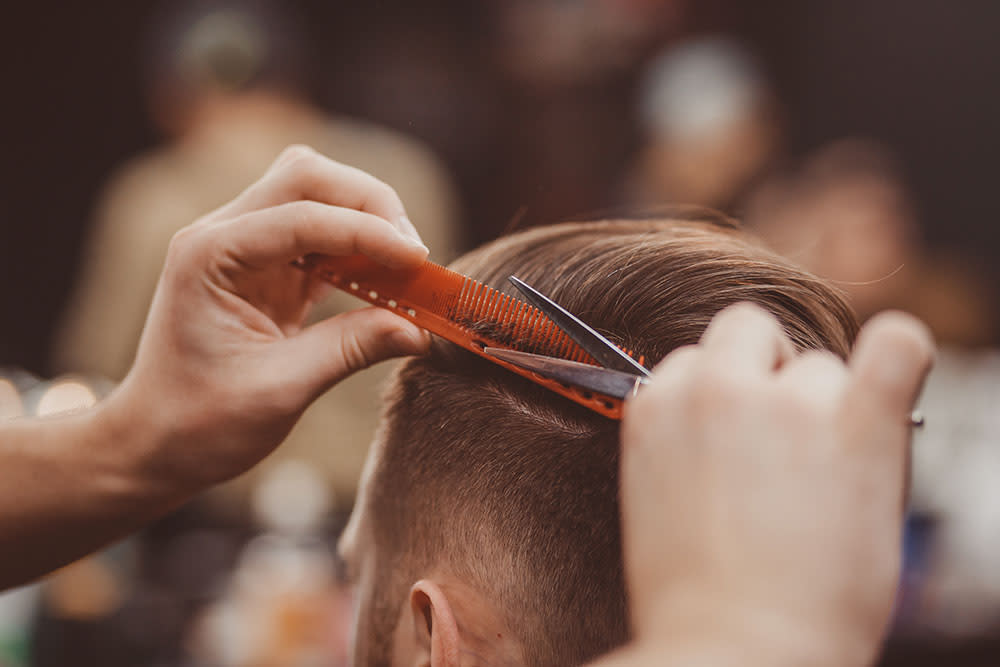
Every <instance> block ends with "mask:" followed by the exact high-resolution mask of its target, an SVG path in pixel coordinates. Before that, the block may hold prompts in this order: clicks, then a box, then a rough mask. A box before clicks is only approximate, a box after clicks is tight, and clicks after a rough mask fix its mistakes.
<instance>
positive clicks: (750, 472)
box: [622, 304, 933, 667]
mask: <svg viewBox="0 0 1000 667" xmlns="http://www.w3.org/2000/svg"><path fill="white" fill-rule="evenodd" d="M932 354H933V346H932V344H931V341H930V337H929V335H928V334H927V332H926V330H925V329H924V327H923V326H922V325H921V324H920V323H918V322H917V321H916V320H914V319H912V318H910V317H909V316H904V315H901V314H884V315H881V316H879V317H877V318H875V319H874V320H872V321H871V322H870V323H869V324H868V325H867V326H866V327H865V328H864V329H863V330H862V332H861V335H860V338H859V340H858V343H857V345H856V348H855V352H854V354H853V356H852V358H851V360H850V363H849V364H848V365H844V364H843V363H842V362H841V361H840V360H838V359H837V358H835V357H834V356H833V355H832V354H829V353H820V352H806V353H804V354H801V355H796V354H794V352H793V351H792V346H791V344H790V343H789V341H788V340H787V339H786V338H785V336H784V335H783V333H782V331H781V329H780V327H779V325H778V323H777V322H776V321H775V320H774V319H773V318H772V317H771V316H770V315H768V314H767V313H765V312H764V311H763V310H761V309H759V308H756V307H754V306H749V305H746V304H741V305H738V306H734V307H731V308H729V309H727V310H725V311H723V312H722V313H720V314H719V315H718V316H717V317H716V318H715V320H714V321H713V322H712V324H711V326H710V327H709V328H708V330H707V331H706V332H705V334H704V337H703V339H702V341H701V343H700V344H699V345H697V346H691V347H687V348H682V349H679V350H676V351H675V352H673V353H672V354H670V355H669V356H668V357H667V358H666V359H665V360H664V361H663V363H662V364H661V365H660V366H659V367H657V369H656V371H655V372H654V373H653V379H652V383H651V384H650V386H648V387H646V388H645V389H643V390H641V391H640V392H639V394H638V395H637V396H636V397H635V398H633V399H631V400H630V401H629V402H628V403H627V404H626V413H625V419H624V424H623V452H622V511H623V528H624V546H625V565H626V575H627V579H628V582H629V591H630V598H631V605H632V610H633V619H632V620H633V626H634V630H635V634H636V638H637V639H638V642H637V647H640V646H651V645H652V646H657V647H659V653H656V652H655V651H654V653H652V654H651V655H659V656H660V658H663V657H665V656H667V655H674V656H677V657H678V658H679V659H680V660H681V662H683V663H684V664H692V665H695V664H768V665H782V664H794V665H814V664H815V665H837V666H838V667H848V666H851V665H867V664H870V663H871V662H872V661H873V659H874V657H875V656H876V655H877V651H878V648H879V645H880V641H881V639H882V637H883V633H884V632H885V630H886V628H887V624H888V622H889V620H890V616H891V613H892V609H893V602H894V595H895V591H896V585H897V580H898V575H899V572H900V537H901V524H902V512H903V503H904V496H905V492H906V484H907V466H908V456H909V443H910V435H911V433H910V429H911V426H910V424H909V421H908V418H909V415H910V411H911V409H912V407H913V404H914V401H915V400H916V398H917V394H918V392H919V389H920V387H921V385H922V383H923V379H924V377H925V375H926V373H927V372H928V370H929V368H930V365H931V358H932Z"/></svg>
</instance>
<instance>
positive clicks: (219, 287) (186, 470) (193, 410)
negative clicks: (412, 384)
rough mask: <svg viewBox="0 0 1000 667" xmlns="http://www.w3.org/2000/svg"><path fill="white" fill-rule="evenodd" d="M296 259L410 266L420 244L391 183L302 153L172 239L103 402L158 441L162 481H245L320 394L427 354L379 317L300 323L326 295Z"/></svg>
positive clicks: (386, 316) (416, 336)
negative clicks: (140, 325)
mask: <svg viewBox="0 0 1000 667" xmlns="http://www.w3.org/2000/svg"><path fill="white" fill-rule="evenodd" d="M307 253H323V254H328V255H349V254H354V253H364V254H366V255H369V256H370V257H372V258H373V259H375V260H377V261H379V262H382V263H384V264H385V265H386V266H391V267H407V266H415V265H418V264H419V263H420V262H422V261H423V260H424V258H425V257H426V256H427V249H426V248H425V247H424V246H423V245H422V243H421V242H420V239H419V236H418V235H417V233H416V231H415V230H414V228H413V226H412V225H411V224H410V223H409V221H408V220H407V219H406V217H405V212H404V210H403V205H402V203H401V202H400V200H399V198H398V196H397V195H396V193H395V192H394V191H393V190H392V188H390V187H389V186H388V185H386V184H385V183H382V182H381V181H378V180H377V179H375V178H374V177H372V176H369V175H368V174H365V173H364V172H361V171H359V170H357V169H354V168H351V167H347V166H345V165H342V164H339V163H336V162H333V161H331V160H328V159H326V158H324V157H322V156H320V155H319V154H317V153H315V152H313V151H312V150H310V149H307V148H303V147H293V148H290V149H288V150H286V151H285V152H284V153H283V154H282V155H281V156H280V157H279V158H278V160H277V161H276V162H275V163H274V165H272V167H271V168H270V170H269V171H268V172H267V173H266V174H265V175H264V176H263V178H261V180H260V181H258V182H257V183H255V184H254V185H252V186H251V187H250V188H248V189H247V190H246V191H245V192H243V193H242V194H240V195H239V196H238V197H237V198H236V199H235V200H234V201H232V202H230V203H229V204H227V205H225V206H223V207H222V208H220V209H218V210H217V211H215V212H213V213H211V214H209V215H207V216H206V217H204V218H202V219H200V220H198V221H197V222H195V223H194V224H193V225H191V226H189V227H187V228H186V229H183V230H181V231H180V232H179V233H178V234H177V235H176V236H175V237H174V238H173V240H172V241H171V244H170V249H169V252H168V255H167V260H166V264H165V266H164V269H163V274H162V276H161V278H160V283H159V286H158V287H157V291H156V295H155V297H154V301H153V305H152V308H151V311H150V314H149V317H148V320H147V322H146V327H145V330H144V332H143V335H142V339H141V341H140V344H139V349H138V353H137V358H136V360H135V364H134V366H133V369H132V371H131V372H130V373H129V375H128V377H127V378H126V380H125V381H124V383H123V384H122V386H121V387H120V388H119V390H118V391H117V392H116V394H115V395H113V396H112V397H111V398H110V399H109V401H108V403H109V409H110V410H112V411H113V413H114V414H115V416H116V420H115V421H114V423H116V424H117V425H118V428H121V429H128V428H130V427H133V426H134V427H138V428H145V429H150V430H151V431H152V432H153V433H165V434H168V435H169V439H170V442H168V443H164V442H157V443H155V444H153V445H151V446H150V447H151V448H152V449H154V450H155V451H150V452H143V453H141V454H142V455H144V456H146V464H147V465H148V468H149V470H150V473H151V474H153V475H155V476H157V477H159V478H166V479H163V480H162V481H163V482H164V483H165V484H174V485H178V486H184V487H186V488H189V489H192V490H198V489H200V488H203V487H205V486H207V485H209V484H212V483H215V482H218V481H222V480H225V479H228V478H230V477H232V476H235V475H237V474H239V473H241V472H243V471H244V470H246V469H247V468H249V467H251V466H252V465H253V464H255V463H256V462H258V461H259V460H260V459H262V458H263V457H264V456H266V455H267V454H268V453H270V452H271V451H272V450H273V449H274V448H275V447H276V446H277V445H278V444H279V443H280V442H281V441H282V440H283V439H284V437H285V436H286V435H287V433H288V431H289V430H290V429H291V427H292V426H293V424H294V423H295V421H296V419H297V418H298V417H299V415H300V414H301V413H302V411H303V410H305V408H306V407H307V406H308V405H309V403H310V402H311V401H312V400H313V399H315V398H316V397H317V396H319V395H320V394H321V393H322V392H323V391H324V390H326V389H327V388H329V387H330V386H331V385H333V384H335V383H336V382H338V381H339V380H341V379H343V378H344V377H346V376H348V375H350V374H351V373H353V372H354V371H357V370H360V369H362V368H365V367H366V366H369V365H371V364H373V363H375V362H377V361H381V360H383V359H386V358H388V357H392V356H398V355H407V354H415V353H419V352H421V351H423V350H425V349H426V346H427V342H428V340H427V335H426V333H424V332H422V331H421V330H419V329H418V328H417V327H415V326H414V325H412V324H411V323H409V322H407V321H405V320H403V319H402V318H399V317H397V316H395V315H393V314H392V313H390V312H388V311H386V310H383V309H376V308H366V309H363V310H358V311H353V312H349V313H345V314H342V315H338V316H336V317H333V318H331V319H328V320H325V321H323V322H321V323H318V324H315V325H312V326H310V327H308V328H303V321H304V319H305V318H306V316H307V314H308V312H309V310H310V308H311V306H312V305H313V304H314V303H315V302H316V301H317V300H318V299H319V298H320V296H322V294H324V293H325V292H326V290H327V289H328V286H327V285H325V284H322V283H321V282H320V281H319V280H318V279H317V278H314V277H312V276H310V275H308V274H307V273H305V272H303V271H302V270H299V269H298V268H295V267H293V266H291V264H290V263H291V262H292V261H293V260H295V259H296V258H297V257H299V256H301V255H305V254H307ZM125 279H127V277H126V278H125ZM123 441H124V438H123ZM157 481H161V480H157Z"/></svg>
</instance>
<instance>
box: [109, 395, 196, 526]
mask: <svg viewBox="0 0 1000 667" xmlns="http://www.w3.org/2000/svg"><path fill="white" fill-rule="evenodd" d="M126 382H127V381H126ZM132 394H134V392H133V391H131V390H130V389H129V387H128V386H127V385H126V384H124V383H123V384H122V385H121V386H119V387H118V389H116V390H115V391H114V392H112V394H111V395H109V396H108V397H107V398H106V399H105V400H104V401H102V402H101V403H99V404H98V405H97V407H96V409H95V411H94V415H93V419H94V420H95V422H96V428H97V430H98V432H100V433H102V434H106V436H105V437H106V440H107V442H108V444H109V445H110V446H109V447H108V448H107V455H106V456H105V457H104V461H103V472H104V474H105V476H106V478H107V479H108V484H109V486H111V487H112V488H113V490H114V492H115V493H117V494H118V495H120V496H121V497H123V498H126V499H132V500H135V501H137V502H141V503H142V504H143V506H146V507H149V508H150V511H151V512H150V513H151V514H159V513H164V512H167V511H169V510H171V509H173V508H174V507H176V506H178V505H180V504H181V503H183V502H185V501H186V500H188V499H189V498H190V497H191V496H192V495H193V494H194V493H196V492H197V491H198V490H199V489H197V488H195V487H194V485H193V484H191V483H190V482H189V481H188V480H185V479H183V476H182V475H180V474H179V472H178V469H177V466H175V465H173V464H172V463H171V457H170V452H171V451H176V450H177V446H176V441H177V440H178V439H180V438H181V437H182V436H181V434H180V433H179V432H178V431H177V429H176V427H175V426H174V425H171V424H170V423H169V421H168V420H164V419H162V418H161V416H160V415H159V414H158V413H157V411H156V410H155V409H151V407H150V406H144V405H141V404H140V403H139V402H138V401H136V400H134V397H133V395H132Z"/></svg>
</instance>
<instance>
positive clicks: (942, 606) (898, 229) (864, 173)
mask: <svg viewBox="0 0 1000 667" xmlns="http://www.w3.org/2000/svg"><path fill="white" fill-rule="evenodd" d="M747 219H748V223H749V225H750V226H752V227H753V228H754V229H755V230H756V231H757V232H758V233H760V234H761V235H762V236H763V237H764V238H765V239H766V240H767V241H768V242H769V244H770V245H771V246H772V247H774V248H775V249H777V250H778V251H779V252H781V253H782V254H784V255H785V256H787V257H789V258H791V259H792V260H793V261H795V262H797V263H799V264H801V265H803V266H805V267H806V268H808V269H809V270H811V271H813V272H814V273H816V274H817V275H820V276H823V277H824V278H826V279H828V280H830V281H832V282H833V283H834V284H836V285H837V286H838V287H840V288H841V289H843V290H844V292H845V293H846V295H847V297H848V299H849V301H850V302H851V304H852V305H853V306H854V308H855V309H856V311H857V312H858V314H859V316H860V317H861V318H862V320H864V319H867V318H869V317H871V316H872V315H873V314H875V313H877V312H879V311H881V310H885V309H887V308H896V309H902V310H906V311H908V312H911V313H915V314H917V315H918V316H919V317H921V319H922V320H923V321H925V322H926V323H927V324H928V325H929V327H930V328H931V330H932V331H933V332H934V335H935V337H936V338H937V340H938V341H939V342H940V346H941V347H940V351H939V355H938V361H937V363H936V365H935V369H934V371H933V372H932V373H931V375H930V377H929V378H928V381H927V386H926V390H925V392H924V394H923V396H922V398H921V401H920V408H921V410H922V411H923V413H924V414H925V415H926V417H927V426H926V428H924V429H922V430H921V432H920V433H919V434H917V436H916V437H915V445H916V446H915V449H914V459H913V480H914V491H913V503H912V512H913V513H914V515H915V516H916V517H917V520H918V521H919V522H921V525H922V528H921V529H920V531H919V532H918V533H917V532H915V533H914V536H913V539H919V540H921V541H922V542H923V543H922V544H919V545H918V544H915V545H914V547H915V548H916V549H918V550H919V551H920V552H921V553H923V554H924V555H922V556H921V557H920V560H921V561H922V562H921V563H920V564H919V565H918V566H917V571H915V572H914V580H913V581H910V582H908V586H909V590H908V591H907V595H906V596H904V598H903V605H902V607H901V620H902V621H903V627H902V628H901V631H902V632H904V633H910V634H911V635H912V634H913V633H916V632H919V631H920V630H925V631H926V630H928V629H930V630H932V631H934V632H940V633H943V634H946V635H974V634H980V633H988V632H990V631H991V630H992V629H993V628H994V627H995V624H996V610H997V609H1000V576H998V574H997V570H996V567H995V558H996V554H997V553H998V549H1000V541H998V539H997V537H996V536H997V532H996V526H997V521H998V517H1000V494H998V493H997V491H996V476H997V474H1000V446H998V443H1000V419H998V414H1000V413H998V412H997V407H996V406H997V404H998V401H1000V352H998V351H997V350H996V349H995V348H993V347H991V346H990V343H991V342H992V341H994V340H995V337H996V333H997V330H996V316H997V312H996V309H995V305H994V299H993V297H992V295H991V294H990V292H989V291H988V290H987V288H986V282H985V280H983V279H982V278H981V277H980V276H979V275H978V274H977V273H976V271H975V268H974V266H972V265H970V264H968V263H967V262H963V261H962V258H961V257H955V256H949V255H945V254H942V253H940V252H937V251H936V249H935V248H931V247H927V245H926V244H925V243H924V241H923V239H922V238H921V233H920V228H919V225H918V221H917V214H916V211H915V209H914V205H913V204H912V202H911V200H910V196H909V194H908V192H907V189H906V187H905V185H904V183H903V180H902V175H901V172H900V168H899V166H898V165H897V164H896V162H895V160H894V159H893V157H892V155H891V153H890V152H889V151H888V150H887V149H886V148H884V147H882V146H880V145H878V144H876V143H874V142H872V141H867V140H860V139H849V140H842V141H838V142H834V143H833V144H830V145H828V146H826V147H824V148H822V149H821V150H819V151H817V152H816V153H815V154H813V155H812V156H810V157H808V158H807V159H806V160H805V161H804V163H803V164H802V166H801V167H800V168H799V169H798V170H796V171H793V172H790V173H788V174H785V175H780V176H775V177H773V178H771V179H770V180H769V181H767V182H766V183H764V184H763V185H762V186H761V187H760V188H759V189H758V190H757V191H756V192H755V193H753V195H752V196H751V197H750V199H749V202H748V206H747Z"/></svg>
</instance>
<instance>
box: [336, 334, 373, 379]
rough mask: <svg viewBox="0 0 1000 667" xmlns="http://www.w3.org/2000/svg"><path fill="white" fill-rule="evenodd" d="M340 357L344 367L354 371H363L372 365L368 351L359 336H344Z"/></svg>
mask: <svg viewBox="0 0 1000 667" xmlns="http://www.w3.org/2000/svg"><path fill="white" fill-rule="evenodd" d="M340 355H341V357H342V358H343V360H344V365H345V366H346V367H347V368H348V369H350V370H352V371H356V370H361V369H362V368H367V367H368V366H370V365H371V363H372V361H371V358H370V355H369V353H368V350H366V349H365V345H364V344H363V343H362V342H361V339H360V338H358V337H357V336H344V337H343V338H341V339H340Z"/></svg>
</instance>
